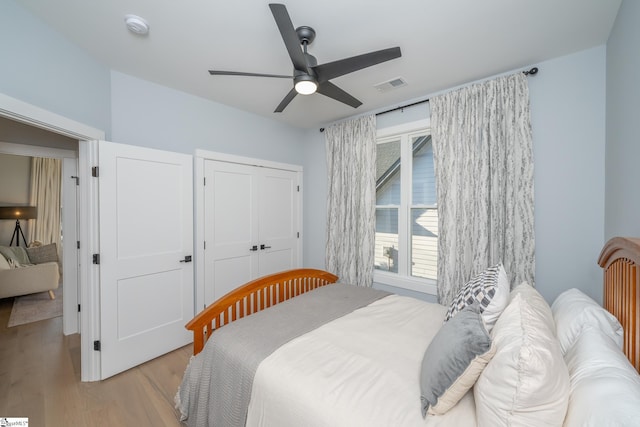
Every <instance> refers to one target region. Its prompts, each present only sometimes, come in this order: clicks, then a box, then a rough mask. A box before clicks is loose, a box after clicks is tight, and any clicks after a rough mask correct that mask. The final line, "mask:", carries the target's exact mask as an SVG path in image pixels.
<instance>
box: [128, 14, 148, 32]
mask: <svg viewBox="0 0 640 427" xmlns="http://www.w3.org/2000/svg"><path fill="white" fill-rule="evenodd" d="M124 22H125V24H127V28H128V29H129V31H131V32H132V33H136V34H140V35H145V34H147V33H148V32H149V23H148V22H147V21H145V20H144V19H143V18H141V17H139V16H137V15H125V17H124Z"/></svg>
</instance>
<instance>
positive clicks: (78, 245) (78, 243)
mask: <svg viewBox="0 0 640 427" xmlns="http://www.w3.org/2000/svg"><path fill="white" fill-rule="evenodd" d="M76 249H80V240H78V241H77V242H76Z"/></svg>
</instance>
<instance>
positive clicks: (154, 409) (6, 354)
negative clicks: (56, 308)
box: [0, 298, 191, 427]
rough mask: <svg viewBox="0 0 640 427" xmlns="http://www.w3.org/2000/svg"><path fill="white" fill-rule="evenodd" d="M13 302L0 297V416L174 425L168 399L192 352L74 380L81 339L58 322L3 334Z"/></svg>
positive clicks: (55, 425) (46, 422) (50, 426)
mask: <svg viewBox="0 0 640 427" xmlns="http://www.w3.org/2000/svg"><path fill="white" fill-rule="evenodd" d="M12 305H13V304H12V299H11V298H7V299H0V416H2V417H5V416H6V417H28V418H29V423H30V425H34V426H44V427H62V426H64V427H74V426H78V427H85V426H91V427H93V426H98V427H99V426H109V427H112V426H141V427H144V426H153V427H156V426H160V427H161V426H166V427H180V426H181V423H180V422H179V421H178V415H177V412H176V410H175V408H174V401H173V398H174V396H175V394H176V392H177V390H178V386H179V385H180V382H181V381H182V376H183V374H184V370H185V368H186V365H187V363H188V361H189V358H190V356H191V346H186V347H183V348H180V349H178V350H175V351H173V352H171V353H168V354H166V355H164V356H161V357H158V358H157V359H154V360H151V361H149V362H147V363H145V364H143V365H140V366H138V367H135V368H132V369H130V370H128V371H126V372H123V373H121V374H118V375H116V376H114V377H112V378H109V379H107V380H105V381H99V382H92V383H83V382H81V381H80V336H79V335H77V334H76V335H70V336H66V337H65V336H64V335H63V334H62V317H58V318H54V319H48V320H43V321H40V322H35V323H30V324H26V325H20V326H15V327H12V328H7V326H6V325H7V323H8V321H9V315H10V313H11V307H12Z"/></svg>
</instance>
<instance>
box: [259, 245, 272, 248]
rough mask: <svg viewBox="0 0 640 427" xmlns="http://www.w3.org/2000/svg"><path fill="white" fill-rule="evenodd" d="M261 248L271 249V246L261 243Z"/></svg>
mask: <svg viewBox="0 0 640 427" xmlns="http://www.w3.org/2000/svg"><path fill="white" fill-rule="evenodd" d="M260 249H271V246H265V245H260Z"/></svg>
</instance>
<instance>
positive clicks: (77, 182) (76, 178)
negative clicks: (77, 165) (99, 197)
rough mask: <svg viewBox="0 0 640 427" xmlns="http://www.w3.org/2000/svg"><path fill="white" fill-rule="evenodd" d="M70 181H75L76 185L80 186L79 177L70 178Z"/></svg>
mask: <svg viewBox="0 0 640 427" xmlns="http://www.w3.org/2000/svg"><path fill="white" fill-rule="evenodd" d="M71 179H75V180H76V185H80V177H79V176H72V177H71Z"/></svg>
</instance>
